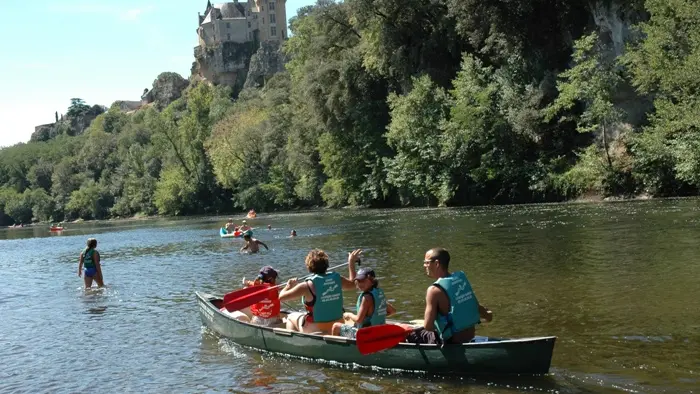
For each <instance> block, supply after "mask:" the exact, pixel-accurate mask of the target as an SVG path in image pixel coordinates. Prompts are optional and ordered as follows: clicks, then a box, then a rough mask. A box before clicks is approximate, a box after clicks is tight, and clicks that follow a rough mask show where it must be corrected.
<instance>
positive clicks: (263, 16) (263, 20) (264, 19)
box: [263, 16, 265, 25]
mask: <svg viewBox="0 0 700 394" xmlns="http://www.w3.org/2000/svg"><path fill="white" fill-rule="evenodd" d="M264 24H265V17H264V16H263V25H264Z"/></svg>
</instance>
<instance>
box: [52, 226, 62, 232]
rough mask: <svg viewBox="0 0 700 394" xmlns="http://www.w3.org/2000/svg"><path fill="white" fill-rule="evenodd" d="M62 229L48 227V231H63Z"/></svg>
mask: <svg viewBox="0 0 700 394" xmlns="http://www.w3.org/2000/svg"><path fill="white" fill-rule="evenodd" d="M63 229H64V227H49V231H63Z"/></svg>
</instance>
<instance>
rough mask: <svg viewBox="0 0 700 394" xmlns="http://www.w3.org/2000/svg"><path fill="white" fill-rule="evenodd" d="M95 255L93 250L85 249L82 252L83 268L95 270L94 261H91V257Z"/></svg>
mask: <svg viewBox="0 0 700 394" xmlns="http://www.w3.org/2000/svg"><path fill="white" fill-rule="evenodd" d="M94 254H95V249H92V248H85V250H84V251H83V266H84V267H85V268H86V269H89V268H95V260H93V255H94Z"/></svg>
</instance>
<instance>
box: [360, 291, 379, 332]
mask: <svg viewBox="0 0 700 394" xmlns="http://www.w3.org/2000/svg"><path fill="white" fill-rule="evenodd" d="M365 294H369V295H371V296H372V299H373V300H374V310H373V311H372V314H371V315H369V316H365V319H364V320H363V321H361V322H357V323H355V326H356V327H357V328H362V327H369V326H378V325H380V324H385V323H386V297H385V296H384V291H383V290H382V289H380V288H378V287H375V288H373V289H372V290H370V291H366V292H363V293H362V294H360V296H359V297H357V313H360V305H361V304H362V297H364V296H365Z"/></svg>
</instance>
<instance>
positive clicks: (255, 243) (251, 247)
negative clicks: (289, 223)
mask: <svg viewBox="0 0 700 394" xmlns="http://www.w3.org/2000/svg"><path fill="white" fill-rule="evenodd" d="M243 239H244V240H245V245H243V247H242V248H241V250H240V251H241V252H243V251H244V250H248V253H258V252H259V251H260V245H262V246H264V247H265V250H270V248H268V247H267V245H265V243H264V242H262V241H259V240H257V239H255V238H253V237H252V236H250V234H246V235H244V236H243Z"/></svg>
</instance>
